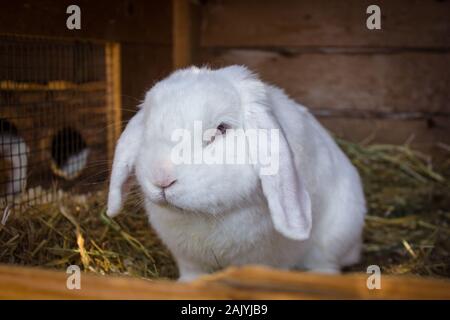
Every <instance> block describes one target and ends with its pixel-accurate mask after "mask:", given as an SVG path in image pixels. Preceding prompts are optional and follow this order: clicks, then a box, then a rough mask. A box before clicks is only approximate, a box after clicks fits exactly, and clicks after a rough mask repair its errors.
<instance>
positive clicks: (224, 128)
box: [206, 122, 230, 145]
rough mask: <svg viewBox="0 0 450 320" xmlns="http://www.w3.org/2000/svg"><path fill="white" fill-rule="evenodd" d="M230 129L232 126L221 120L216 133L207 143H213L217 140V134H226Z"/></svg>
mask: <svg viewBox="0 0 450 320" xmlns="http://www.w3.org/2000/svg"><path fill="white" fill-rule="evenodd" d="M228 129H230V126H229V125H228V124H226V123H223V122H221V123H220V124H219V125H218V126H217V128H216V134H215V135H214V136H212V137H211V138H210V139H209V141H208V142H207V143H206V145H209V144H210V143H213V142H214V140H216V136H219V135H222V134H225V133H226V132H227V130H228Z"/></svg>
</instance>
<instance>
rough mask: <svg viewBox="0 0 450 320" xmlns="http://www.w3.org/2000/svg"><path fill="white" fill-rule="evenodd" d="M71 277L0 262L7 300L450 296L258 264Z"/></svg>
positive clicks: (1, 294)
mask: <svg viewBox="0 0 450 320" xmlns="http://www.w3.org/2000/svg"><path fill="white" fill-rule="evenodd" d="M67 277H68V275H67V274H65V273H63V272H57V271H48V270H42V269H37V268H23V267H13V266H6V265H3V266H0V284H1V285H0V298H1V299H450V282H449V281H446V280H435V279H426V278H418V277H407V276H398V277H393V276H382V278H381V289H380V290H369V289H367V285H366V283H367V277H368V275H366V274H347V275H334V276H333V275H323V274H314V273H301V272H288V271H280V270H274V269H269V268H264V267H258V266H249V267H241V268H229V269H227V270H225V271H223V272H220V273H217V274H214V275H210V276H206V277H203V278H201V279H199V280H197V281H194V282H191V283H180V282H171V281H161V280H160V281H147V280H142V279H136V278H126V277H112V276H111V277H108V276H103V277H102V276H96V275H92V274H86V273H82V274H81V289H80V290H68V289H67V287H66V281H67Z"/></svg>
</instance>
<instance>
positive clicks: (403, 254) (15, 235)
mask: <svg viewBox="0 0 450 320" xmlns="http://www.w3.org/2000/svg"><path fill="white" fill-rule="evenodd" d="M339 143H340V145H341V146H342V148H343V149H344V150H345V151H346V153H347V154H348V155H349V156H350V157H351V159H352V161H353V162H354V164H355V165H356V166H357V167H358V169H359V170H360V172H361V176H362V178H363V181H364V186H365V192H366V195H367V201H368V206H369V215H368V216H367V219H366V227H365V231H364V243H365V244H364V249H363V261H362V262H361V263H360V264H358V265H357V266H354V267H352V268H350V269H349V270H350V271H363V272H365V270H366V268H367V266H368V265H370V264H376V265H379V266H380V267H381V268H382V271H383V272H384V273H389V274H418V275H427V276H436V277H450V241H449V240H450V192H449V191H450V187H449V186H450V184H449V180H448V179H449V177H450V170H449V169H450V163H449V162H448V161H447V163H444V164H443V165H442V166H440V169H434V168H433V167H432V166H431V161H430V159H429V158H428V157H427V156H426V155H424V154H421V153H419V152H417V151H414V150H412V149H410V148H409V147H408V146H407V145H406V146H392V145H371V146H361V145H358V144H353V143H349V142H346V141H339ZM447 155H448V154H447ZM137 202H139V201H138V200H137V198H135V197H131V200H129V201H128V204H127V206H126V207H125V209H124V214H122V215H119V216H118V217H117V218H115V219H114V220H111V219H109V218H108V217H106V215H105V192H96V193H93V194H89V195H85V196H74V195H70V194H63V195H62V196H60V197H58V200H57V201H56V202H54V203H47V204H43V205H38V206H34V207H32V208H29V209H27V210H25V211H24V212H22V213H20V214H19V213H17V212H15V213H13V214H11V216H10V217H9V218H8V219H7V221H6V223H5V225H1V224H0V263H11V264H20V265H32V266H42V267H49V268H57V269H65V268H66V267H67V266H68V265H70V264H77V265H79V266H83V269H84V270H87V271H90V272H95V273H100V274H122V275H124V274H125V275H130V276H136V277H142V278H159V277H163V278H174V277H176V276H177V270H176V266H175V264H174V262H173V260H172V258H171V256H170V253H169V252H168V251H167V250H166V249H165V248H164V246H162V244H161V242H160V241H159V240H158V238H157V237H156V236H155V234H154V232H153V231H152V230H151V229H150V228H149V227H148V222H147V219H146V217H145V214H144V213H143V211H142V209H138V206H137V205H136V203H137ZM4 222H5V221H4Z"/></svg>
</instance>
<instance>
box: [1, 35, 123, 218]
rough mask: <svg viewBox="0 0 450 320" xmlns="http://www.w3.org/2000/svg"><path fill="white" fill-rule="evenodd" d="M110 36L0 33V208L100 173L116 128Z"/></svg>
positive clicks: (49, 196)
mask: <svg viewBox="0 0 450 320" xmlns="http://www.w3.org/2000/svg"><path fill="white" fill-rule="evenodd" d="M118 54H119V49H118V44H115V43H106V42H93V41H84V40H83V41H80V40H76V41H75V40H66V39H50V38H40V37H39V38H38V37H24V36H11V35H4V36H0V209H2V210H4V209H6V208H21V207H23V206H24V205H30V204H35V203H45V202H48V201H51V200H53V199H55V196H56V195H57V194H58V193H57V191H58V190H67V189H69V188H70V189H71V190H72V191H75V192H76V191H84V190H86V186H88V185H89V190H92V188H93V187H95V186H96V184H98V183H101V182H102V181H104V180H105V177H106V176H107V172H108V166H109V161H108V159H111V154H112V152H113V148H114V142H115V138H116V136H117V134H118V133H119V131H120V102H119V98H120V92H118V86H117V81H118V75H117V74H116V73H117V72H118V70H119V67H118V64H119V57H118Z"/></svg>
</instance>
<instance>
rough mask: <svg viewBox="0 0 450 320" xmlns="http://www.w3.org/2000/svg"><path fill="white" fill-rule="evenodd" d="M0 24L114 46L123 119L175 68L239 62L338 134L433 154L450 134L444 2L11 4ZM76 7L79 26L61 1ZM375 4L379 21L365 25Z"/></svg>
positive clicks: (449, 48) (44, 0) (45, 0)
mask: <svg viewBox="0 0 450 320" xmlns="http://www.w3.org/2000/svg"><path fill="white" fill-rule="evenodd" d="M0 3H1V10H0V33H12V34H33V35H45V36H58V37H71V38H82V39H100V40H109V41H117V42H120V44H121V53H122V59H121V71H122V73H121V79H122V105H123V110H124V118H125V119H128V118H129V117H130V116H131V115H132V114H133V111H132V110H134V109H135V107H136V105H137V103H138V102H139V100H140V99H142V97H143V95H144V93H145V91H146V90H147V89H149V88H150V87H151V85H152V84H153V83H154V82H155V81H157V80H159V79H161V78H163V77H164V76H166V75H167V74H168V73H170V72H171V71H172V70H173V69H174V68H176V67H182V66H185V65H188V64H191V63H196V64H209V65H211V66H223V65H227V64H233V63H239V64H245V65H247V66H249V67H250V68H252V69H253V70H255V71H257V72H259V73H260V74H261V77H262V78H263V79H264V80H266V81H268V82H270V83H273V84H276V85H279V86H281V87H283V88H284V89H285V90H286V91H287V92H288V93H289V94H290V95H291V96H292V97H294V98H295V99H297V100H298V101H299V102H301V103H303V104H305V105H307V106H308V107H309V108H311V109H312V111H313V112H314V113H315V114H316V115H317V116H318V117H319V119H320V121H321V122H322V123H323V124H325V125H326V126H327V127H328V128H330V129H331V130H332V131H333V132H334V133H336V134H337V135H338V136H340V137H344V138H347V139H351V140H354V141H374V142H382V143H398V144H401V143H404V142H405V141H407V140H408V139H411V138H412V137H413V138H414V139H413V140H412V141H413V145H415V146H418V147H420V148H422V149H424V150H427V151H430V150H431V151H432V152H434V151H437V150H439V148H442V146H443V144H447V145H448V144H449V143H450V135H449V131H450V120H449V115H450V106H449V101H450V90H449V89H450V72H449V70H450V1H437V0H429V1H423V0H421V1H419V0H417V1H413V0H389V1H386V0H384V1H364V0H347V1H339V0H334V1H326V0H316V1H302V0H297V1H295V0H281V1H279V0H278V1H275V0H267V1H257V0H208V1H187V0H173V1H162V0H158V1H144V0H136V1H132V0H109V1H104V0H98V1H71V0H70V1H66V0H62V1H49V0H40V1H6V0H2V1H1V2H0ZM70 4H77V5H79V6H80V7H81V25H82V29H81V30H73V31H72V30H68V29H67V28H66V19H67V17H68V14H66V8H67V6H68V5H70ZM370 4H377V5H379V6H380V7H381V12H382V22H381V23H382V29H381V30H368V29H367V28H366V19H367V17H368V15H367V14H366V8H367V6H368V5H370Z"/></svg>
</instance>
